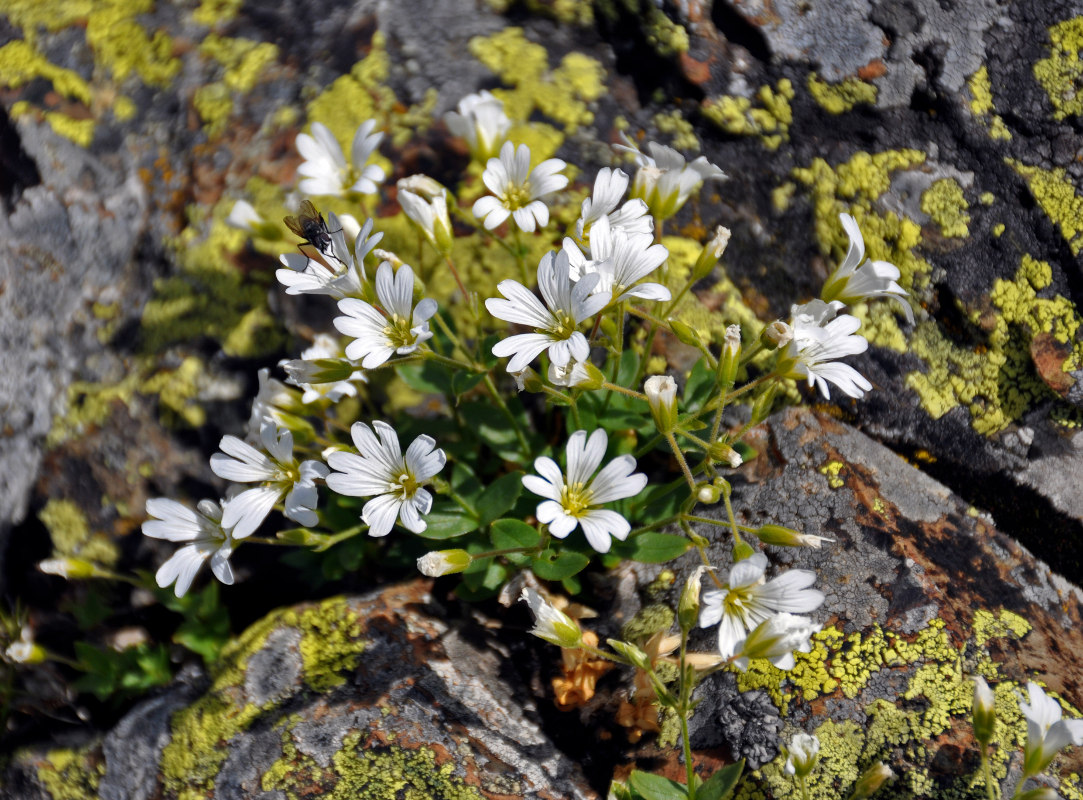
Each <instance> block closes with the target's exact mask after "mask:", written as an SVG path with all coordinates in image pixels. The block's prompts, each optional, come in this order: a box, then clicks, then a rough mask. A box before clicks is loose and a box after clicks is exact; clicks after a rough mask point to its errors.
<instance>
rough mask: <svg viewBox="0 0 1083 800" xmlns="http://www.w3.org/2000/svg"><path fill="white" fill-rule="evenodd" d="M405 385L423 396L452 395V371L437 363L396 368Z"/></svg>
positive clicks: (426, 362)
mask: <svg viewBox="0 0 1083 800" xmlns="http://www.w3.org/2000/svg"><path fill="white" fill-rule="evenodd" d="M395 371H396V372H397V373H398V374H399V377H400V378H402V381H403V383H405V384H406V385H407V386H409V387H410V388H411V389H413V390H414V391H417V392H422V393H423V394H451V393H452V389H451V381H452V375H451V370H449V369H448V368H447V367H445V366H444V365H443V364H437V363H436V362H435V361H422V362H421V363H420V364H402V365H400V366H398V367H395Z"/></svg>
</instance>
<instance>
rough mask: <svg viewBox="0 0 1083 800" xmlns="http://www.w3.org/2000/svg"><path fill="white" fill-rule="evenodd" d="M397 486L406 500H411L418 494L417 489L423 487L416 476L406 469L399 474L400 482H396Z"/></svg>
mask: <svg viewBox="0 0 1083 800" xmlns="http://www.w3.org/2000/svg"><path fill="white" fill-rule="evenodd" d="M395 486H396V487H397V488H398V490H399V491H400V492H402V497H403V499H404V500H409V499H410V498H411V497H413V496H414V495H415V494H417V490H418V489H419V488H421V485H420V484H419V483H418V482H417V481H416V480H415V479H414V476H413V475H411V474H410V473H409V472H406V471H405V470H404V471H403V473H402V474H401V475H399V477H398V483H397V484H395Z"/></svg>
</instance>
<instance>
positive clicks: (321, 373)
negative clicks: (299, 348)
mask: <svg viewBox="0 0 1083 800" xmlns="http://www.w3.org/2000/svg"><path fill="white" fill-rule="evenodd" d="M281 365H282V368H283V369H284V370H286V374H287V375H289V376H290V379H291V380H292V381H293V382H294V383H297V384H304V383H314V384H321V383H338V382H339V381H348V380H350V378H352V377H353V375H354V373H355V372H357V369H358V368H357V367H356V366H354V365H353V364H351V363H350V362H349V361H348V360H346V359H344V358H316V359H312V360H311V361H306V360H305V359H301V358H294V359H291V360H289V361H283V362H281Z"/></svg>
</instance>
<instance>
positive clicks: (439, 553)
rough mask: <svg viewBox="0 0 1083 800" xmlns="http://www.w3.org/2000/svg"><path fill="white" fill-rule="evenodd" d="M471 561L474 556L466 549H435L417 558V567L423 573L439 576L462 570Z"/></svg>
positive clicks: (432, 576) (433, 576) (434, 576)
mask: <svg viewBox="0 0 1083 800" xmlns="http://www.w3.org/2000/svg"><path fill="white" fill-rule="evenodd" d="M471 561H473V558H471V556H470V554H469V553H468V552H466V551H465V550H433V551H431V552H428V553H426V554H425V555H423V556H422V557H421V558H419V559H418V560H417V569H418V571H419V572H420V573H421V574H422V575H428V576H429V577H430V578H439V577H440V576H441V575H454V574H455V573H456V572H462V571H463V570H464V569H466V568H467V567H469V566H470V562H471Z"/></svg>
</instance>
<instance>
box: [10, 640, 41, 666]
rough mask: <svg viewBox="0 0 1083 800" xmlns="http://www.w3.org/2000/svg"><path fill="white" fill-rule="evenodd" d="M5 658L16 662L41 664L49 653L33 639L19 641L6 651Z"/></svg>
mask: <svg viewBox="0 0 1083 800" xmlns="http://www.w3.org/2000/svg"><path fill="white" fill-rule="evenodd" d="M4 658H6V659H7V660H8V661H10V662H12V663H15V664H40V663H41V662H42V661H44V660H45V659H46V658H48V655H47V654H46V652H45V650H44V649H43V648H42V647H40V646H38V645H36V644H34V642H31V641H25V640H24V641H19V642H15V644H13V645H10V646H9V647H8V649H7V650H5V651H4Z"/></svg>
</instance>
